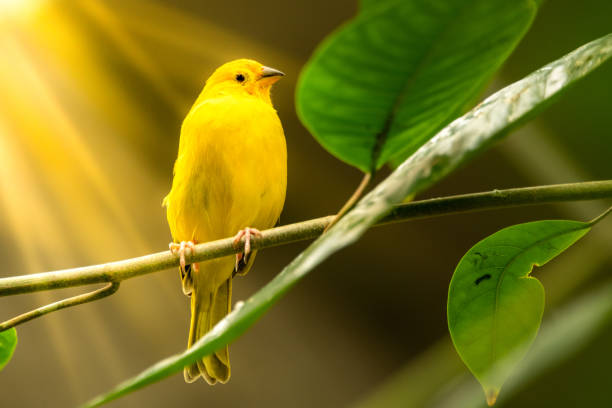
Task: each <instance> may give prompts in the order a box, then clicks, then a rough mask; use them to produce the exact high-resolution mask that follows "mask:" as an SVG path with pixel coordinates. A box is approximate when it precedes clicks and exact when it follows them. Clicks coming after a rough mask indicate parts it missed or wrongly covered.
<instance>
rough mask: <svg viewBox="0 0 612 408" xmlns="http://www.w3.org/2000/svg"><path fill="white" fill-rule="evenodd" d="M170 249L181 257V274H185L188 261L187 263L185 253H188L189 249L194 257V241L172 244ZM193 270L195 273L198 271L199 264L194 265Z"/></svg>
mask: <svg viewBox="0 0 612 408" xmlns="http://www.w3.org/2000/svg"><path fill="white" fill-rule="evenodd" d="M168 247H169V248H170V252H172V253H173V254H174V255H178V256H179V265H180V266H181V272H183V273H185V266H186V263H187V262H186V261H185V253H186V252H187V249H189V250H190V251H191V255H193V253H194V252H195V243H194V242H193V241H181V243H180V244H177V243H176V242H171V243H170V244H169V245H168ZM192 265H193V270H194V271H196V272H197V271H198V270H199V269H200V268H199V264H198V263H197V262H196V263H193V264H192Z"/></svg>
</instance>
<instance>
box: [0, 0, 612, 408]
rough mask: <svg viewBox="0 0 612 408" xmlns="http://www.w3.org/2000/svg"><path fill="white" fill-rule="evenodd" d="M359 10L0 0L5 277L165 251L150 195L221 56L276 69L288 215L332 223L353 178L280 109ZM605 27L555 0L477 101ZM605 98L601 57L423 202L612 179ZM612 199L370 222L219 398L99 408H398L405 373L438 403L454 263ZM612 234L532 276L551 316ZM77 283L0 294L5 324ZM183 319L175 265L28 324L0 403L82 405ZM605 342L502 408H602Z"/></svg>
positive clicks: (144, 358) (264, 322)
mask: <svg viewBox="0 0 612 408" xmlns="http://www.w3.org/2000/svg"><path fill="white" fill-rule="evenodd" d="M356 9H357V5H356V2H355V1H353V0H336V1H322V0H311V1H300V2H297V1H296V2H291V1H281V0H266V1H246V0H245V1H242V0H234V1H231V2H228V1H224V2H213V1H205V2H202V1H195V0H193V1H145V0H139V1H137V0H107V1H103V0H90V1H53V0H0V209H1V212H0V265H1V267H0V276H1V277H5V276H13V275H17V274H26V273H33V272H40V271H46V270H54V269H60V268H68V267H74V266H81V265H88V264H93V263H102V262H107V261H112V260H118V259H122V258H127V257H134V256H139V255H143V254H146V253H149V252H153V251H159V250H163V249H164V248H166V246H167V243H168V242H169V240H170V235H169V231H168V227H167V224H166V220H165V211H164V209H163V208H162V207H161V200H162V198H163V197H164V195H165V194H166V193H167V192H168V190H169V188H170V184H171V174H172V164H173V161H174V159H175V156H176V151H177V146H178V137H179V128H180V124H181V121H182V118H183V117H184V115H185V114H186V112H187V111H188V109H189V107H190V104H191V103H192V101H193V100H195V98H196V96H197V94H198V93H199V91H200V90H201V88H202V86H203V83H204V80H205V79H206V78H207V77H208V75H209V74H210V73H211V72H212V71H213V70H214V68H215V67H217V66H218V65H220V64H222V63H224V62H226V61H229V60H231V59H234V58H240V57H249V58H254V59H257V60H259V61H261V62H263V63H264V64H266V65H269V66H272V67H275V68H278V69H281V70H283V71H284V72H285V73H286V74H287V75H286V77H285V78H284V79H283V80H282V81H281V82H279V83H278V84H277V85H276V86H275V89H274V95H273V96H274V102H275V105H276V107H277V109H278V111H279V115H280V117H281V120H282V121H283V124H284V127H285V132H286V135H287V146H288V156H289V179H288V180H289V181H288V184H289V185H288V193H287V201H286V205H285V209H284V212H283V215H282V217H281V223H290V222H297V221H301V220H306V219H309V218H313V217H317V216H322V215H328V214H331V213H333V212H334V211H335V210H337V209H338V208H339V207H340V206H341V205H342V203H343V202H344V201H345V200H346V198H347V197H348V196H349V195H350V194H351V192H352V191H353V189H354V188H355V186H356V185H357V183H358V182H359V180H360V178H361V175H360V174H359V172H358V171H356V170H354V169H353V168H350V167H349V166H347V165H345V164H343V163H341V162H339V161H337V160H336V159H335V158H333V157H332V156H331V155H329V154H328V153H327V152H325V151H324V150H323V149H322V148H321V147H320V146H319V145H318V144H317V143H316V142H315V141H314V139H313V138H312V137H311V136H310V135H309V134H308V133H307V132H306V131H305V129H304V128H303V127H302V126H301V125H300V123H299V121H298V119H297V117H296V114H295V109H294V102H293V95H294V89H295V83H296V79H297V77H298V74H299V71H300V68H301V67H302V65H303V64H304V63H305V61H306V60H307V58H308V57H309V55H310V53H311V52H312V50H313V49H314V47H315V46H316V45H317V44H318V43H319V41H320V40H321V39H322V38H324V36H325V35H326V34H328V33H329V32H330V31H331V30H333V29H334V28H335V27H337V26H338V25H339V24H341V23H342V22H343V21H345V20H346V19H348V18H350V17H351V16H352V15H354V14H355V12H356ZM610 31H612V3H611V2H610V1H609V0H584V1H582V2H580V3H579V4H578V3H576V2H575V1H570V0H557V1H550V2H547V3H545V4H544V6H543V7H542V9H541V11H540V13H539V15H538V17H537V19H536V21H535V23H534V25H533V27H532V28H531V30H530V32H529V33H528V34H527V36H526V37H525V39H524V40H523V41H522V43H521V44H520V45H519V47H518V49H517V50H516V52H515V53H514V54H513V56H512V57H511V58H510V59H509V61H508V62H507V64H506V65H505V66H504V68H503V69H502V70H501V72H500V73H499V75H498V76H497V77H496V78H495V79H494V81H493V83H492V86H491V88H490V89H489V91H488V92H490V91H492V90H494V89H497V88H499V87H501V86H503V85H505V84H508V83H511V82H513V81H516V80H518V79H520V78H522V77H523V76H525V75H526V74H528V73H530V72H531V71H533V70H535V69H537V68H539V67H540V66H542V65H544V64H546V63H548V62H550V61H552V60H554V59H556V58H558V57H560V56H562V55H564V54H566V53H568V52H569V51H571V50H573V49H575V48H577V47H578V46H580V45H582V44H584V43H585V42H588V41H590V40H593V39H595V38H597V37H600V36H602V35H604V34H607V33H608V32H610ZM611 91H612V64H611V63H608V64H607V65H605V66H604V67H602V68H601V69H599V70H598V71H596V72H595V73H594V74H592V75H591V76H590V77H588V78H587V79H586V80H585V81H583V82H581V83H580V84H579V85H577V86H576V87H574V88H573V89H572V90H570V91H569V92H567V93H566V94H565V95H564V96H563V98H562V99H561V100H560V101H558V102H557V103H556V104H555V105H553V106H552V107H551V108H550V109H548V110H547V111H546V112H545V113H544V114H543V115H541V116H539V117H538V118H537V119H536V120H535V121H533V122H531V123H529V124H528V125H526V126H524V127H522V128H521V129H520V130H518V131H515V132H514V133H513V134H512V135H511V136H510V137H509V138H507V139H506V140H504V141H503V142H501V143H499V144H498V145H497V146H496V147H495V148H493V149H491V150H490V151H488V152H486V153H485V154H483V155H482V156H480V157H479V158H477V159H476V160H474V161H473V162H471V163H470V164H469V165H466V166H464V167H463V168H462V169H460V170H459V171H457V172H456V173H454V174H453V175H451V176H450V177H448V178H447V179H446V180H444V181H443V182H441V183H440V184H439V185H437V186H436V187H435V188H433V189H432V190H430V191H428V192H427V193H426V194H424V195H423V197H428V196H441V195H448V194H454V193H465V192H475V191H483V190H490V189H493V188H506V187H514V186H528V185H538V184H547V183H562V182H573V181H583V180H594V179H605V178H612V166H611V159H612V139H611V138H612V131H611V130H610V129H611V126H610V123H611V117H612V115H611V113H612V101H611ZM382 176H384V174H382V175H381V176H380V177H382ZM605 204H606V203H604V202H590V203H580V204H564V205H556V206H540V207H532V208H521V209H507V210H499V211H489V212H483V213H477V214H470V215H457V216H448V217H444V218H438V219H431V220H422V221H416V222H410V223H404V224H399V225H394V226H387V227H382V228H375V229H373V230H372V231H371V232H369V233H368V234H367V235H366V236H365V237H364V238H363V239H362V240H361V241H359V242H358V243H357V244H355V245H353V246H352V247H350V248H348V249H346V250H343V251H342V252H340V253H338V254H336V256H334V257H332V258H331V259H329V260H328V261H327V262H325V263H324V264H323V265H322V266H320V267H319V268H317V270H316V271H314V272H313V273H312V274H311V275H310V276H308V278H307V279H306V280H305V281H304V282H302V283H301V284H300V285H298V286H297V287H296V288H295V289H293V290H292V291H291V292H290V293H289V294H288V295H287V296H286V297H285V298H284V299H283V300H281V302H280V303H279V304H278V305H277V306H276V307H274V308H273V309H272V310H271V311H270V312H269V313H268V314H266V315H265V316H264V317H263V318H262V319H261V320H260V321H259V322H258V323H257V324H256V325H255V326H254V327H253V328H252V329H251V330H249V331H248V332H247V333H246V334H245V335H244V336H242V337H241V338H239V339H238V340H237V341H236V342H235V343H234V344H232V347H231V359H232V371H233V372H232V374H233V376H232V379H231V381H230V383H229V384H227V385H224V386H216V387H214V388H211V387H209V386H207V385H206V384H204V382H198V383H196V384H191V385H189V384H185V383H184V381H183V378H182V375H175V376H173V377H171V378H170V379H167V380H164V381H162V382H159V383H157V384H155V385H153V386H150V387H148V388H146V389H144V390H141V391H139V392H136V393H134V394H131V395H129V396H127V397H125V398H123V399H120V400H118V401H116V402H114V403H113V404H112V405H111V406H116V407H139V406H150V407H167V406H208V407H247V406H248V407H338V406H350V405H353V404H358V403H360V401H364V400H365V401H370V406H382V405H387V406H391V405H393V404H394V403H391V402H389V403H387V404H383V403H381V402H380V401H381V400H377V399H376V398H378V397H377V396H380V395H382V394H381V393H384V392H385V391H384V390H385V388H384V386H383V384H384V383H385V382H386V381H388V380H390V379H392V380H395V381H399V380H401V381H405V385H404V387H403V390H404V393H405V398H406V399H405V401H404V403H402V405H401V406H429V405H432V404H434V402H433V401H437V400H440V398H442V399H443V395H442V394H443V393H445V392H448V391H449V389H453V388H457V387H459V388H461V387H464V386H465V387H473V386H474V385H475V384H476V382H475V380H473V379H472V378H471V377H470V376H469V375H467V370H466V369H465V368H464V367H463V366H462V365H461V363H460V361H459V359H458V357H457V356H456V355H455V353H454V351H453V350H452V348H451V346H450V343H449V339H448V333H447V328H446V313H445V308H446V293H447V288H448V283H449V281H450V277H451V274H452V271H453V269H454V267H455V265H456V263H457V262H458V260H459V259H460V257H461V256H462V255H463V254H464V253H465V252H466V251H467V249H468V248H469V247H470V246H471V245H473V244H474V243H475V242H476V241H478V240H479V239H481V238H483V237H485V236H486V235H488V234H490V233H492V232H494V231H496V230H497V229H500V228H502V227H504V226H508V225H510V224H513V223H518V222H525V221H529V220H534V219H540V218H557V217H568V218H573V219H582V220H585V219H590V218H592V217H594V216H595V215H596V214H598V213H599V212H600V211H601V210H603V209H604V208H605V207H606V205H605ZM608 204H609V203H608ZM610 242H612V223H610V222H609V220H608V221H607V222H604V223H602V224H600V225H598V226H597V228H596V229H595V231H594V232H593V233H592V234H590V235H588V236H587V237H586V238H585V239H584V240H583V241H581V242H579V243H578V244H576V245H575V246H574V247H573V248H572V249H570V250H569V251H567V252H566V253H565V254H564V255H563V256H562V257H560V258H559V259H558V260H555V261H553V262H551V263H550V264H549V265H547V267H546V268H543V270H541V271H540V270H536V274H537V276H538V277H539V278H540V279H541V280H542V281H543V283H544V286H545V287H546V290H547V314H546V316H545V320H546V319H547V318H548V317H549V316H550V315H551V314H554V311H555V308H556V307H557V306H558V305H562V304H564V303H566V302H567V301H568V300H571V299H573V298H576V297H577V296H578V295H579V294H580V293H581V292H584V293H587V292H588V291H589V290H590V288H592V287H596V286H598V285H600V284H601V283H602V282H604V281H605V280H606V279H609V276H610V270H611V267H612V255H611V254H610V253H611V251H610V248H611V247H610ZM305 245H306V243H301V244H294V245H288V246H284V247H279V248H274V249H269V250H266V251H264V252H262V253H261V254H260V255H259V256H258V259H257V262H256V264H255V267H254V268H253V270H252V272H251V273H250V274H249V275H248V276H247V277H246V278H242V279H239V280H238V281H237V282H236V283H235V285H234V302H236V301H238V300H241V299H246V298H247V297H248V296H250V295H251V294H253V293H254V292H255V291H257V289H258V288H260V287H262V286H263V285H264V284H265V283H266V282H268V281H269V280H270V279H271V278H272V277H273V276H274V275H275V274H276V273H278V272H279V271H280V270H281V269H282V267H283V266H285V265H286V264H287V263H288V262H289V261H290V260H291V259H292V258H293V257H295V256H296V255H297V254H298V253H299V252H300V251H301V250H302V249H303V248H304V247H305ZM83 290H85V288H79V289H70V290H68V289H66V290H61V291H55V292H53V293H51V292H43V293H37V294H30V295H20V296H13V297H9V298H2V299H0V318H2V319H5V318H9V317H12V316H13V315H15V314H18V313H21V312H23V311H26V310H29V309H31V308H33V307H37V306H39V305H42V304H45V303H47V302H50V301H52V300H56V299H59V298H62V297H65V296H68V295H72V294H76V293H82V291H83ZM188 319H189V312H188V299H187V298H186V297H184V296H183V294H182V292H181V290H180V284H179V280H178V273H177V271H176V270H168V271H164V272H159V273H156V274H151V275H147V276H143V277H139V278H136V279H132V280H129V281H126V282H124V283H123V284H122V286H121V288H120V290H119V291H118V292H117V293H116V294H114V295H113V296H111V297H110V298H106V299H104V300H100V301H97V302H94V303H91V304H87V305H83V306H79V307H76V308H73V309H69V310H65V311H61V312H57V313H54V314H51V315H49V316H47V317H44V318H41V319H38V320H35V321H32V322H30V323H27V324H25V325H23V326H21V327H19V328H18V333H19V344H18V347H17V350H16V352H15V355H14V358H13V360H12V361H11V362H10V363H9V364H8V365H7V366H6V368H5V369H4V370H3V371H2V372H0V405H1V406H2V407H40V406H46V407H66V406H76V405H77V404H79V403H82V402H84V401H86V400H88V399H89V398H91V397H92V396H94V395H96V394H98V393H100V392H103V391H106V390H108V389H109V388H110V387H112V386H114V385H116V384H117V383H118V382H120V381H122V380H124V379H126V378H127V377H129V376H131V375H134V374H136V373H138V372H140V371H141V370H142V369H144V368H146V367H148V366H150V365H151V364H153V363H154V362H156V361H158V360H160V359H162V358H164V357H166V356H168V355H171V354H174V353H176V352H179V351H181V350H182V349H184V347H185V345H186V339H187V330H188ZM609 344H612V328H610V327H608V328H606V329H604V330H603V331H602V334H600V335H599V337H598V338H597V339H595V340H593V341H592V342H590V343H589V344H586V345H584V347H583V348H582V349H581V350H580V351H579V353H578V354H576V355H574V356H572V357H571V358H570V359H568V360H566V361H560V362H559V363H558V364H557V365H555V366H554V367H551V368H550V369H548V370H547V371H545V372H544V373H543V374H542V375H541V376H539V377H537V378H536V380H535V381H534V382H531V383H529V385H527V386H525V387H523V388H522V389H520V390H519V391H518V392H517V393H515V394H513V395H510V396H508V397H507V398H505V399H504V398H502V400H501V401H500V403H501V404H502V405H503V404H507V406H519V405H520V406H523V407H531V406H533V407H536V406H538V407H541V406H548V405H550V406H559V407H560V406H568V407H573V406H596V407H600V406H601V407H603V406H610V404H612V402H611V401H612V397H610V394H609V387H610V385H611V383H610V378H609V375H607V372H608V371H609V367H610V366H612V351H611V350H610V348H609ZM381 387H382V388H381ZM440 393H442V394H440ZM421 394H428V397H427V398H425V399H422V398H421V397H422V395H421ZM502 397H503V391H502ZM543 404H544V405H543ZM449 406H452V404H451V405H449Z"/></svg>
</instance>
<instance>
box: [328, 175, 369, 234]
mask: <svg viewBox="0 0 612 408" xmlns="http://www.w3.org/2000/svg"><path fill="white" fill-rule="evenodd" d="M371 180H372V173H366V174H364V176H363V179H361V183H359V186H358V187H357V190H355V192H354V193H353V195H352V196H351V197H350V198H349V199H348V201H347V202H346V203H344V205H343V206H342V208H341V209H340V211H338V214H336V216H335V217H334V219H333V220H332V221H331V222H330V223H329V224H328V225H327V227H325V230H323V232H325V231H327V230H328V229H330V228H331V227H333V226H334V224H335V223H337V222H338V220H340V218H342V216H343V215H344V214H346V213H347V212H348V211H349V210H350V209H351V208H353V206H354V205H355V203H357V200H359V199H360V198H361V196H362V195H363V192H364V191H365V189H366V188H367V187H368V184H370V181H371Z"/></svg>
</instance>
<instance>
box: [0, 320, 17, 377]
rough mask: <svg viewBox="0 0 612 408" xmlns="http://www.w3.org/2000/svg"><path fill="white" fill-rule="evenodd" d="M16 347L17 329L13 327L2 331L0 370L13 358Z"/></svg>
mask: <svg viewBox="0 0 612 408" xmlns="http://www.w3.org/2000/svg"><path fill="white" fill-rule="evenodd" d="M15 347H17V330H15V328H14V327H13V328H11V329H8V330H4V331H3V332H0V370H2V369H3V368H4V366H5V365H7V363H8V362H9V361H10V360H11V357H13V352H14V351H15Z"/></svg>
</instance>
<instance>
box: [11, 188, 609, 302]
mask: <svg viewBox="0 0 612 408" xmlns="http://www.w3.org/2000/svg"><path fill="white" fill-rule="evenodd" d="M600 198H612V180H606V181H592V182H584V183H573V184H558V185H551V186H540V187H527V188H515V189H509V190H493V191H490V192H485V193H475V194H464V195H457V196H450V197H444V198H435V199H429V200H422V201H415V202H412V203H408V204H404V205H400V206H397V207H396V208H395V209H394V210H393V211H392V212H391V213H390V214H389V215H387V216H386V217H385V218H384V219H382V220H381V221H380V222H379V223H378V224H377V225H384V224H389V223H396V222H403V221H408V220H411V219H418V218H429V217H436V216H441V215H448V214H454V213H462V212H470V211H477V210H486V209H494V208H503V207H515V206H523V205H533V204H545V203H553V202H561V201H580V200H594V199H600ZM333 219H334V216H333V215H332V216H327V217H321V218H316V219H313V220H309V221H304V222H299V223H295V224H289V225H284V226H281V227H277V228H272V229H269V230H266V231H263V232H262V236H261V237H260V238H255V239H254V240H253V242H252V243H251V246H252V247H253V248H254V249H263V248H269V247H274V246H279V245H285V244H289V243H292V242H297V241H303V240H308V239H313V238H316V237H317V236H319V235H320V234H321V233H322V232H323V230H324V229H325V227H326V226H327V225H328V224H329V223H330V222H331V221H332V220H333ZM242 245H243V243H241V245H240V246H239V247H238V248H234V247H233V245H232V238H225V239H221V240H218V241H212V242H207V243H203V244H198V245H196V249H195V252H194V253H193V254H191V255H188V256H187V257H186V260H187V262H189V263H191V262H201V261H206V260H209V259H213V258H219V257H222V256H226V255H232V254H234V253H236V252H239V251H241V250H242ZM178 264H179V260H178V256H176V255H173V254H171V253H170V251H163V252H158V253H154V254H151V255H145V256H141V257H138V258H131V259H126V260H122V261H116V262H110V263H106V264H100V265H92V266H85V267H80V268H73V269H65V270H60V271H54V272H42V273H35V274H30V275H21V276H14V277H8V278H2V279H0V296H8V295H17V294H21V293H29V292H36V291H42V290H52V289H59V288H66V287H72V286H81V285H89V284H94V283H104V282H106V283H108V282H120V281H122V280H125V279H129V278H133V277H136V276H140V275H145V274H148V273H152V272H157V271H161V270H164V269H168V268H171V267H176V266H178ZM81 296H83V295H81Z"/></svg>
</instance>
